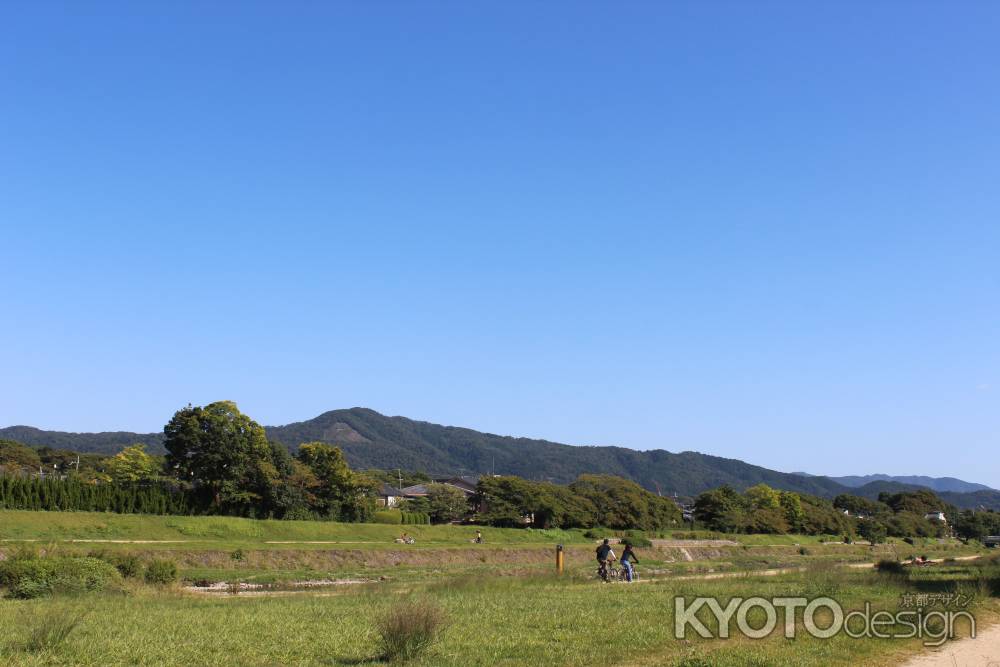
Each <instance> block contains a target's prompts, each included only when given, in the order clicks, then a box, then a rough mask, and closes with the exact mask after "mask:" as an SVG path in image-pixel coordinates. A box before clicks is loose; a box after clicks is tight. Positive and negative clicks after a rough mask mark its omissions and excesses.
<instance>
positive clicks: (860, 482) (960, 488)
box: [795, 472, 994, 493]
mask: <svg viewBox="0 0 1000 667" xmlns="http://www.w3.org/2000/svg"><path fill="white" fill-rule="evenodd" d="M795 474H796V475H803V476H805V477H812V475H809V474H808V473H800V472H797V473H795ZM827 479H832V480H833V481H834V482H837V483H838V484H843V485H844V486H847V487H850V488H852V489H856V488H859V487H862V486H864V485H866V484H871V483H872V482H895V483H897V484H909V485H913V486H923V487H926V488H928V489H931V490H932V491H952V492H955V493H972V492H973V491H993V490H994V489H991V488H990V487H988V486H986V485H985V484H976V483H975V482H966V481H965V480H961V479H956V478H954V477H927V476H925V475H884V474H878V475H845V476H842V477H830V476H828V477H827Z"/></svg>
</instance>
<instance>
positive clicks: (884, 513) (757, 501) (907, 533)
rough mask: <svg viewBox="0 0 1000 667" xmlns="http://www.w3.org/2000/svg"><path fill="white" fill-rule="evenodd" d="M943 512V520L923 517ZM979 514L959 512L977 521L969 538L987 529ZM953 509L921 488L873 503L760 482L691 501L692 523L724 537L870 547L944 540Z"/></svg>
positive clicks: (969, 520)
mask: <svg viewBox="0 0 1000 667" xmlns="http://www.w3.org/2000/svg"><path fill="white" fill-rule="evenodd" d="M938 512H943V513H944V514H945V516H946V520H945V521H940V520H937V519H933V518H927V516H928V515H930V514H936V513H938ZM981 514H982V513H972V512H969V513H967V514H966V513H964V514H963V515H962V516H963V517H966V519H965V520H966V523H970V524H971V523H974V520H973V517H980V518H978V519H976V521H979V524H977V525H978V528H975V529H971V528H970V530H968V531H966V532H968V533H969V534H973V533H976V532H977V531H978V532H980V533H981V532H982V531H983V530H988V529H989V528H988V525H987V523H986V520H985V519H983V518H982V517H981ZM949 516H950V517H952V518H956V517H957V510H956V508H954V507H953V506H951V505H948V504H947V503H945V502H944V501H943V500H941V498H940V497H938V496H937V494H935V493H934V492H933V491H930V490H925V489H921V490H918V491H907V492H902V493H885V492H884V493H882V494H880V495H879V499H878V500H869V499H867V498H862V497H860V496H855V495H852V494H846V493H845V494H841V495H838V496H837V497H836V498H834V499H833V500H832V501H831V500H826V499H823V498H818V497H816V496H810V495H807V494H799V493H793V492H790V491H778V490H777V489H772V488H771V487H769V486H767V485H766V484H758V485H756V486H752V487H750V488H749V489H747V490H746V491H744V492H743V493H739V492H737V491H736V490H734V489H733V488H731V487H728V486H722V487H719V488H717V489H712V490H711V491H706V492H704V493H702V494H700V495H699V496H698V497H697V498H696V499H695V502H694V519H695V521H697V522H698V523H700V524H701V525H702V526H704V527H706V528H709V529H711V530H716V531H719V532H728V533H770V534H782V533H801V534H806V535H841V536H845V537H848V538H852V537H854V536H860V537H862V538H864V539H866V540H869V541H871V542H872V543H878V542H881V541H884V540H885V538H886V537H888V536H892V537H944V536H946V535H947V534H948V533H949V529H948V523H947V517H949Z"/></svg>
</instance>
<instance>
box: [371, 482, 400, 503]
mask: <svg viewBox="0 0 1000 667" xmlns="http://www.w3.org/2000/svg"><path fill="white" fill-rule="evenodd" d="M402 499H403V493H402V491H400V490H399V489H397V488H396V487H394V486H389V485H388V484H383V485H382V486H381V487H380V488H379V490H378V497H377V498H376V499H375V504H376V505H378V506H379V507H395V506H396V505H398V504H399V501H400V500H402Z"/></svg>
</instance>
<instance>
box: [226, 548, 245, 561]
mask: <svg viewBox="0 0 1000 667" xmlns="http://www.w3.org/2000/svg"><path fill="white" fill-rule="evenodd" d="M229 558H230V559H231V560H234V561H236V562H240V561H242V560H243V559H244V558H246V554H245V553H243V549H237V550H236V551H234V552H233V553H231V554H229Z"/></svg>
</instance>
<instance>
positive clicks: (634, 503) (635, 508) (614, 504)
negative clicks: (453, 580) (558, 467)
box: [473, 475, 681, 530]
mask: <svg viewBox="0 0 1000 667" xmlns="http://www.w3.org/2000/svg"><path fill="white" fill-rule="evenodd" d="M473 502H474V503H475V504H476V505H478V506H479V507H480V508H481V510H482V513H481V514H480V515H479V519H480V520H481V521H483V522H485V523H488V524H490V525H493V526H517V525H523V524H524V522H525V519H526V517H530V519H531V524H532V525H533V526H536V527H542V528H550V527H551V528H591V527H595V526H604V527H607V528H615V529H629V528H634V529H640V530H658V529H663V528H668V527H671V526H674V525H676V524H677V523H680V518H681V517H680V509H679V508H678V507H677V504H676V503H674V502H673V501H672V500H670V499H669V498H661V497H659V496H657V495H655V494H652V493H650V492H649V491H647V490H646V489H644V488H642V487H641V486H639V485H638V484H636V483H635V482H630V481H628V480H626V479H622V478H621V477H614V476H611V475H581V476H580V477H578V478H577V480H576V481H575V482H573V483H572V484H570V485H569V486H560V485H558V484H552V483H550V482H532V481H530V480H527V479H523V478H521V477H484V478H482V479H481V480H480V481H479V484H478V486H477V490H476V495H475V496H474V498H473Z"/></svg>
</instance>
